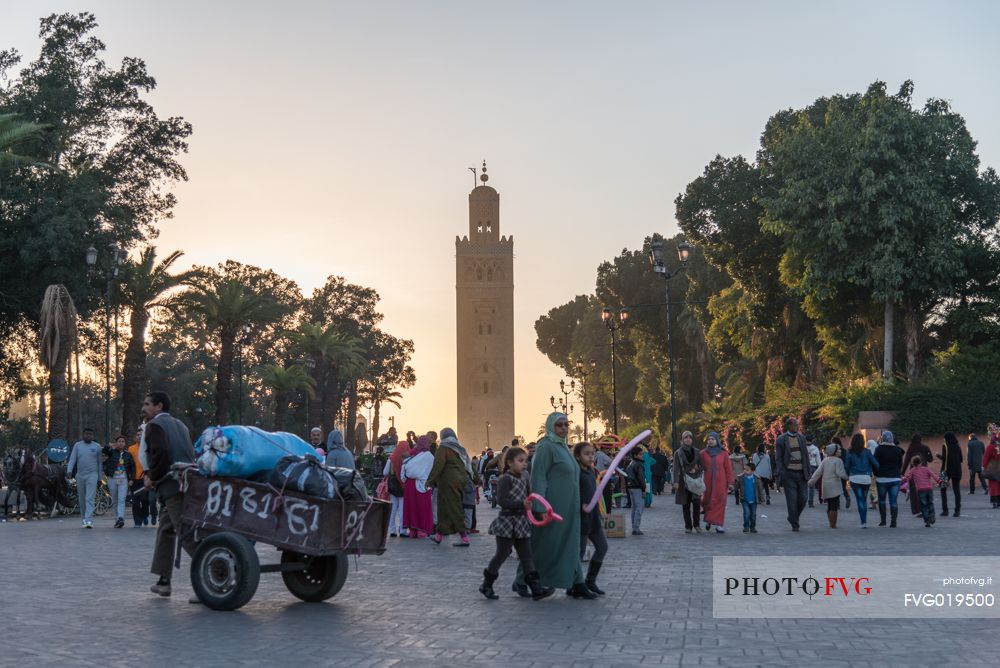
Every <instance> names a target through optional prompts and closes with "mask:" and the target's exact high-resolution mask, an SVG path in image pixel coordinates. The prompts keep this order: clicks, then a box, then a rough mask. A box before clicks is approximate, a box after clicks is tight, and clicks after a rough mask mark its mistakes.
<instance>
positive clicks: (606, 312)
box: [601, 306, 628, 434]
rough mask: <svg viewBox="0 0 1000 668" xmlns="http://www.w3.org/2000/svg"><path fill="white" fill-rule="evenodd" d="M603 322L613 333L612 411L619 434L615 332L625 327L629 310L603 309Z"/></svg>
mask: <svg viewBox="0 0 1000 668" xmlns="http://www.w3.org/2000/svg"><path fill="white" fill-rule="evenodd" d="M601 320H603V321H604V325H605V327H607V328H608V331H609V332H611V411H612V417H613V420H612V423H613V424H612V426H613V428H614V431H615V434H618V379H617V377H616V376H617V375H618V371H617V369H616V366H617V362H616V360H615V332H617V331H618V330H619V329H621V328H622V327H624V326H625V322H626V321H627V320H628V309H626V308H623V309H621V310H619V311H617V312H616V311H615V310H614V309H612V308H611V307H609V306H605V307H604V308H602V309H601Z"/></svg>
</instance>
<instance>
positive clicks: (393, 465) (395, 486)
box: [379, 441, 410, 538]
mask: <svg viewBox="0 0 1000 668" xmlns="http://www.w3.org/2000/svg"><path fill="white" fill-rule="evenodd" d="M379 449H380V450H381V449H382V448H381V446H379ZM409 456H410V444H409V443H407V442H406V441H400V442H399V443H398V444H397V445H396V449H395V450H393V451H392V454H391V455H389V460H388V461H387V462H386V463H385V467H384V468H383V469H382V475H383V476H385V477H386V478H388V479H389V500H390V501H391V502H392V510H391V511H390V513H389V536H390V537H391V538H395V537H396V535H397V533H398V534H399V535H400V536H405V535H407V534H406V529H404V528H403V527H405V526H406V524H404V523H403V498H404V496H405V494H406V488H405V487H404V486H403V460H405V459H406V458H407V457H409Z"/></svg>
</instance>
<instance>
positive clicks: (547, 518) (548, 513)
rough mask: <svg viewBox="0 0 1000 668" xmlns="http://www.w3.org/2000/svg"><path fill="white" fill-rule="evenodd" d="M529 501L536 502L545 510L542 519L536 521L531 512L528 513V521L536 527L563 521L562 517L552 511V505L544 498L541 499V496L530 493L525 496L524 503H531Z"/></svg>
mask: <svg viewBox="0 0 1000 668" xmlns="http://www.w3.org/2000/svg"><path fill="white" fill-rule="evenodd" d="M531 500H534V501H537V502H538V503H540V504H541V505H542V507H543V508H545V515H544V516H543V517H542V519H537V518H536V517H535V514H534V513H533V512H531V511H530V510H529V511H528V521H529V522H531V523H532V524H533V525H535V526H536V527H543V526H545V525H546V524H548V523H549V522H552V521H553V520H555V521H556V522H562V521H563V518H562V515H560V514H559V513H557V512H555V511H554V510H552V504H551V503H549V502H548V501H546V500H545V497H543V496H542V495H541V494H535V493H534V492H532V493H531V494H529V495H528V496H527V498H526V499H525V501H531Z"/></svg>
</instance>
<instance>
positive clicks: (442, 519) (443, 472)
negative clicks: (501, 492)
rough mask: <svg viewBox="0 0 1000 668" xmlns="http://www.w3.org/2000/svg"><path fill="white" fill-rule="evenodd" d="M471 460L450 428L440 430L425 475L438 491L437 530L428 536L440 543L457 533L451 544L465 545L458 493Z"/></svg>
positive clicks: (468, 473)
mask: <svg viewBox="0 0 1000 668" xmlns="http://www.w3.org/2000/svg"><path fill="white" fill-rule="evenodd" d="M472 477H473V476H472V462H471V461H470V460H469V454H468V453H467V452H466V451H465V448H464V447H462V444H461V443H459V442H458V438H457V436H456V435H455V431H454V430H453V429H449V428H445V429H442V430H441V445H440V447H438V450H437V452H436V453H434V468H432V469H431V474H430V475H429V476H428V477H427V485H428V486H429V487H436V488H437V491H438V514H437V531H436V533H435V534H434V535H433V536H431V540H433V541H434V542H435V543H438V544H439V545H440V543H441V541H442V540H443V539H444V536H447V535H449V534H453V533H457V534H459V536H460V537H461V540H459V542H457V543H455V547H468V546H469V535H468V532H467V531H466V529H465V509H464V508H463V507H462V497H463V495H464V494H465V483H466V482H467V481H468V480H471V479H472Z"/></svg>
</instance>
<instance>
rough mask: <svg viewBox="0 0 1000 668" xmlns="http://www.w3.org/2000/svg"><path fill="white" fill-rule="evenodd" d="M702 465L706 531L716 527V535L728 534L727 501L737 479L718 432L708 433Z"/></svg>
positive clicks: (702, 501) (702, 502)
mask: <svg viewBox="0 0 1000 668" xmlns="http://www.w3.org/2000/svg"><path fill="white" fill-rule="evenodd" d="M701 463H702V466H703V467H704V468H705V494H704V495H702V497H701V507H702V508H703V509H704V511H705V531H709V530H710V529H711V528H712V526H713V525H715V532H716V533H726V530H725V528H724V527H723V525H724V524H725V523H726V500H727V499H728V498H729V490H730V489H732V486H733V483H735V482H736V479H735V478H734V477H733V463H732V462H731V461H729V453H728V452H727V451H726V449H725V448H724V447H722V443H721V441H720V440H719V434H718V432H714V431H710V432H708V439H707V440H706V441H705V449H704V450H702V451H701Z"/></svg>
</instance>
